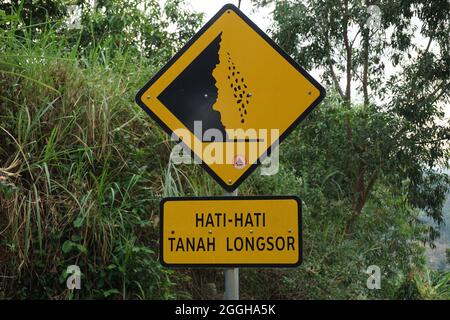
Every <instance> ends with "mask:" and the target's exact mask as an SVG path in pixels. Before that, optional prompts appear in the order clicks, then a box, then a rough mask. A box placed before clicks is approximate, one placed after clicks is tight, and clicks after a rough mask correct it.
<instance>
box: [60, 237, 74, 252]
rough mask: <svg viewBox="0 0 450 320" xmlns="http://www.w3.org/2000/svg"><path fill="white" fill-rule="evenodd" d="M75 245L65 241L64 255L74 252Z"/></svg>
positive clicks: (63, 246)
mask: <svg viewBox="0 0 450 320" xmlns="http://www.w3.org/2000/svg"><path fill="white" fill-rule="evenodd" d="M74 245H75V243H73V242H72V241H70V240H66V241H64V243H63V245H62V251H63V252H64V253H68V252H70V251H71V250H72V248H73V247H74Z"/></svg>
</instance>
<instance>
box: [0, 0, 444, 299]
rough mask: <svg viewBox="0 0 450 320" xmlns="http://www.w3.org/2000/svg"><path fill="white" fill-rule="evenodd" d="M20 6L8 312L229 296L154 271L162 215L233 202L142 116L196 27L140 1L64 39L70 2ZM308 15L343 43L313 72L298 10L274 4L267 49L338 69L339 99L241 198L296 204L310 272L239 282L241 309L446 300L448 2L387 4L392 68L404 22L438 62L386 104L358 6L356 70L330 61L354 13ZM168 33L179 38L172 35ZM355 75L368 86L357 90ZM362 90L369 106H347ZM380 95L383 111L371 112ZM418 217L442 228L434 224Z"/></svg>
mask: <svg viewBox="0 0 450 320" xmlns="http://www.w3.org/2000/svg"><path fill="white" fill-rule="evenodd" d="M266 2H267V1H266ZM23 3H24V2H19V3H18V4H17V5H12V6H11V5H10V4H7V3H6V1H0V10H2V11H0V52H1V56H0V298H8V299H9V298H21V299H24V298H41V299H105V298H115V299H177V298H214V297H215V296H213V295H212V293H211V290H209V289H210V288H211V285H210V284H211V283H214V284H215V285H216V287H217V292H218V293H219V294H220V293H221V292H222V291H223V272H222V271H221V270H217V269H214V270H210V269H201V270H199V269H196V270H193V269H176V270H171V269H166V268H163V267H162V266H161V265H160V263H159V261H158V248H159V229H158V226H159V218H158V210H159V209H158V203H159V200H160V199H161V197H163V196H168V195H171V196H179V195H219V194H221V192H222V190H221V189H220V187H218V186H217V184H216V183H215V182H214V181H213V180H212V179H211V178H210V177H209V176H208V175H207V174H206V173H204V172H203V170H202V169H201V168H199V167H198V166H195V165H179V166H175V165H173V164H171V163H170V162H169V155H170V150H171V147H172V146H173V143H172V142H170V141H169V137H167V136H166V135H165V134H164V133H163V132H162V130H160V129H159V128H158V127H157V125H156V123H154V122H153V121H151V120H150V119H149V118H148V116H147V115H146V114H144V113H143V112H142V111H141V110H140V108H139V107H138V106H136V105H135V103H134V95H135V93H136V91H137V89H138V88H140V87H141V86H142V85H143V84H144V83H145V82H146V81H147V80H148V78H149V76H150V75H152V74H153V73H154V72H155V71H157V70H158V69H159V68H160V67H161V66H162V65H163V64H164V62H166V61H167V59H168V58H169V57H170V55H171V54H173V53H174V52H175V51H176V50H177V49H179V47H180V45H182V44H183V43H185V42H186V41H187V40H188V39H189V38H190V37H191V36H192V35H193V33H194V32H195V31H196V30H197V29H198V27H199V26H200V25H201V16H200V15H198V14H194V13H191V12H189V11H187V10H186V9H184V6H183V3H182V2H181V1H175V0H174V1H168V2H167V3H166V5H165V7H164V8H160V7H159V5H158V3H159V2H158V1H147V2H146V10H144V11H143V10H141V9H140V8H138V4H137V3H138V1H132V0H128V1H99V4H98V7H97V9H95V10H94V9H91V10H87V9H86V10H84V12H83V16H82V28H81V29H67V28H65V26H64V22H63V20H62V19H63V18H64V17H65V15H66V14H67V12H66V6H65V5H64V4H63V3H62V2H59V1H54V2H48V3H47V2H45V3H44V4H42V6H41V7H36V6H35V7H33V6H32V5H27V4H25V5H23ZM27 3H28V2H27ZM258 3H260V4H261V3H263V2H262V1H258ZM305 3H310V5H311V6H313V5H314V6H316V7H317V8H318V9H317V10H318V11H317V12H313V11H311V12H312V13H311V14H314V15H315V17H316V18H317V19H319V18H320V17H327V15H326V14H324V13H327V12H328V13H330V12H331V13H333V14H334V15H333V17H334V18H333V19H334V20H333V21H331V22H330V21H320V20H318V22H317V23H318V25H321V26H326V25H329V26H330V30H329V32H330V33H331V34H330V35H329V37H328V39H330V41H331V40H332V41H333V42H331V43H330V44H329V46H328V47H326V46H324V44H323V43H322V42H321V41H324V39H313V41H312V43H313V44H314V43H316V44H317V45H316V46H312V47H310V48H307V50H306V53H308V54H309V55H311V57H312V58H311V60H308V61H312V62H308V61H304V60H302V57H303V54H304V52H300V51H297V50H298V48H301V46H300V45H299V43H297V42H296V41H297V40H298V41H300V39H308V37H312V36H314V35H316V34H317V36H318V35H319V34H321V32H313V33H314V35H311V32H310V31H311V30H316V29H314V28H315V27H314V25H311V21H312V20H310V19H309V16H308V15H302V14H301V13H302V12H304V11H305V10H306V9H307V7H305V8H303V7H301V5H300V4H299V2H298V3H297V2H295V1H290V2H285V1H283V2H277V5H276V8H275V12H274V20H275V22H276V27H275V28H274V31H273V32H274V33H273V35H274V37H275V39H277V41H278V42H279V43H280V45H282V46H283V48H285V49H286V50H287V51H288V52H289V53H291V54H292V55H293V56H294V57H296V58H297V60H299V61H300V62H302V63H303V64H304V65H305V67H308V68H313V67H315V66H329V65H330V63H329V62H331V60H329V59H335V60H333V61H332V63H331V65H332V66H334V68H331V69H328V70H327V71H326V73H325V83H327V84H328V86H329V95H328V97H327V99H326V100H325V101H324V103H323V104H321V106H320V107H318V108H317V109H316V110H315V111H314V112H313V113H312V114H311V115H309V116H308V118H307V119H306V120H305V121H304V122H302V124H301V125H300V127H299V128H298V129H297V130H295V131H294V132H293V133H292V135H291V136H290V137H289V138H288V139H287V140H286V142H285V143H283V144H282V145H281V147H280V162H281V167H280V172H279V173H278V174H276V175H273V176H260V175H259V172H255V173H254V174H252V176H251V177H250V178H249V179H248V181H246V182H245V183H244V184H243V185H242V187H241V188H240V190H239V192H240V194H243V195H250V194H251V195H256V194H295V195H299V196H300V197H301V198H302V200H303V204H304V212H303V214H304V244H305V247H304V258H305V259H304V263H303V264H302V266H301V267H300V268H298V269H245V270H241V288H242V290H241V296H242V297H243V298H249V299H258V298H259V299H269V298H275V299H280V298H284V299H317V298H324V299H370V298H376V299H449V298H450V296H449V295H450V275H449V273H448V272H447V273H445V272H439V271H433V270H429V269H427V267H426V263H425V259H426V258H425V253H424V252H425V249H424V246H425V245H429V244H430V241H432V240H433V239H435V238H436V235H437V232H438V226H439V223H440V222H441V221H443V214H442V205H443V202H444V199H445V195H446V192H447V191H448V186H449V178H448V176H447V175H445V174H439V173H437V172H436V171H435V170H434V168H435V167H436V166H443V165H444V164H446V163H448V160H449V156H450V154H449V150H448V140H449V136H448V132H449V126H448V123H445V122H444V121H443V113H442V106H443V105H445V104H448V99H449V90H446V88H448V85H449V80H448V79H449V78H450V77H449V74H450V60H449V56H448V54H449V52H450V50H448V49H449V48H448V46H449V43H448V42H447V43H446V42H445V41H444V40H443V37H444V36H445V35H447V36H448V32H447V33H446V34H445V33H442V28H445V26H447V28H448V21H449V20H450V18H449V16H448V15H449V14H450V13H449V12H450V10H446V9H445V8H444V7H441V8H438V7H436V8H435V7H432V6H434V5H436V6H438V5H441V6H445V5H446V4H445V3H447V2H445V1H444V2H440V1H433V2H432V3H424V5H423V6H419V4H420V1H417V3H414V2H413V3H412V4H408V5H411V6H414V5H416V6H418V8H422V9H421V10H422V11H420V10H419V9H417V10H419V11H417V10H416V11H414V10H412V9H411V10H409V11H408V7H407V5H406V4H404V3H403V2H402V4H399V3H397V2H396V1H388V2H387V4H386V5H391V6H393V7H395V8H396V10H393V9H392V8H391V9H390V10H388V11H389V12H392V15H398V16H399V17H401V19H399V20H398V21H400V22H398V24H397V25H395V23H397V22H395V21H394V19H393V18H392V17H387V18H386V20H383V21H385V22H386V23H387V25H386V27H388V26H389V24H391V25H394V26H395V27H396V28H397V29H396V30H399V29H402V28H401V26H402V23H403V24H404V26H403V29H402V30H403V31H402V30H400V31H399V34H398V35H397V38H396V39H397V40H398V41H399V43H398V44H397V45H396V46H395V47H394V48H393V49H395V50H399V51H398V52H397V51H396V52H397V53H396V54H399V52H400V53H402V54H406V51H407V50H415V48H413V47H412V46H409V45H408V43H409V42H408V40H407V39H406V40H405V37H406V35H404V34H402V33H401V32H404V33H405V34H407V35H409V33H408V32H407V31H408V30H406V29H405V28H406V27H405V25H406V26H407V23H408V21H409V20H408V19H410V18H411V16H414V15H415V16H419V17H421V18H422V19H423V21H425V25H426V28H425V30H426V31H425V32H424V33H425V34H427V32H428V31H430V30H432V29H433V30H435V34H433V36H432V38H433V39H434V40H433V41H437V42H438V43H439V44H441V46H439V48H441V49H442V50H441V51H440V52H439V53H432V56H431V53H428V52H425V53H424V52H422V53H421V54H418V55H417V56H416V58H411V59H410V60H408V62H407V63H408V65H404V66H403V67H404V68H405V70H406V71H404V72H403V73H401V74H395V75H394V77H395V78H394V79H390V80H389V81H386V83H385V86H386V88H387V87H390V88H391V87H392V91H386V90H385V89H382V87H383V85H382V84H380V83H379V82H378V81H377V79H386V77H383V76H382V75H383V73H382V71H381V70H378V69H377V66H378V64H379V63H380V62H379V61H378V62H377V61H376V54H377V52H378V54H379V51H377V50H381V51H382V50H385V49H386V48H387V47H388V46H389V44H387V43H384V44H383V46H381V47H380V48H378V47H377V48H376V49H373V50H374V51H371V50H369V49H370V48H371V47H370V46H369V48H368V49H367V50H368V51H367V55H366V54H365V53H364V52H365V51H364V48H367V47H364V45H366V46H367V43H368V42H367V41H365V40H364V39H366V38H364V37H367V35H366V34H365V31H364V28H363V27H362V26H363V21H364V17H366V16H365V13H364V12H365V11H364V10H363V9H364V7H358V6H356V4H355V3H358V4H359V6H361V1H354V3H353V1H351V4H352V5H354V8H356V9H358V10H356V9H355V10H354V12H352V15H353V17H354V18H353V19H356V18H358V19H356V21H359V22H360V26H361V28H362V29H361V30H362V31H363V32H362V34H363V35H364V37H363V39H362V40H361V41H362V42H361V45H362V48H363V49H361V50H360V51H358V50H359V49H358V48H356V47H355V48H353V49H352V50H350V53H352V52H356V53H354V55H353V56H352V55H350V56H346V55H345V54H344V55H343V56H346V57H347V58H348V59H349V60H346V59H344V60H338V59H337V58H336V57H334V58H333V57H330V52H331V51H330V52H322V51H320V50H322V49H323V48H328V49H330V48H331V47H332V48H335V50H336V52H333V54H334V55H336V56H342V54H341V53H348V52H349V51H347V50H346V48H345V45H343V43H344V42H345V41H344V40H343V39H342V38H341V37H343V35H344V33H343V30H342V29H341V26H342V25H346V23H348V22H349V15H348V14H347V15H346V14H344V12H345V10H341V8H334V7H333V6H334V5H333V4H331V3H329V2H321V3H323V5H320V6H319V4H318V3H316V1H306V2H305ZM383 3H384V2H383ZM447 5H448V4H447ZM285 6H292V7H285ZM402 6H405V7H402ZM85 7H86V8H87V5H85ZM102 8H105V9H104V10H102ZM383 8H384V7H383ZM45 9H47V10H45ZM302 10H303V11H302ZM320 10H322V11H320ZM383 10H384V9H383ZM427 10H429V11H427ZM409 13H411V15H409ZM291 14H292V15H291ZM299 16H305V17H307V18H308V19H306V18H305V20H302V19H298V17H299ZM323 19H325V18H323ZM314 21H315V20H314ZM354 21H355V20H354ZM294 22H295V23H294ZM343 22H345V23H343ZM173 24H174V25H175V28H174V29H175V31H173V32H169V31H167V30H168V26H169V25H173ZM427 28H428V29H427ZM170 29H172V28H170ZM289 32H291V34H292V35H295V36H291V37H287V34H289ZM369 36H370V35H369ZM369 43H377V44H379V42H374V40H373V39H372V40H371V41H369ZM392 46H394V45H392ZM321 48H322V49H321ZM339 50H341V51H339ZM395 50H394V51H395ZM445 50H447V51H445ZM364 57H368V58H367V59H365V58H364ZM391 58H392V59H395V57H394V56H393V57H391ZM327 59H328V60H327ZM347 62H348V63H349V64H348V63H347ZM405 63H406V62H405ZM424 64H425V65H424ZM348 65H350V66H353V67H351V68H350V69H349V70H346V66H348ZM332 70H334V71H336V73H337V72H338V70H339V71H342V75H343V76H344V77H345V75H348V73H347V71H349V73H350V80H351V81H350V82H348V81H346V83H347V84H348V83H350V85H349V86H350V87H347V88H346V89H344V90H342V89H340V87H339V86H338V83H339V81H337V82H334V81H333V78H334V77H337V75H336V74H335V75H334V76H333V74H332V73H331V71H332ZM365 70H366V71H365ZM368 70H378V71H377V72H374V73H372V72H368ZM423 70H427V73H426V74H424V73H423V72H422V71H423ZM359 71H361V72H362V74H363V77H361V78H362V79H366V80H367V81H362V80H361V79H360V80H358V79H359V78H358V77H357V75H358V72H359ZM364 74H366V75H367V78H365V77H364ZM346 80H348V79H346ZM358 81H359V82H358ZM355 82H356V83H357V84H356V85H355V87H356V88H357V89H354V90H355V91H358V90H359V91H361V93H362V94H363V96H364V98H365V99H364V101H363V102H362V103H358V102H355V101H354V100H352V95H351V92H352V89H353V88H352V86H353V85H354V83H355ZM392 84H395V86H391V85H392ZM359 87H360V89H358V88H359ZM366 91H367V95H366V94H365V92H366ZM410 91H412V92H414V93H415V94H405V92H406V93H408V92H410ZM430 92H431V93H432V94H433V99H434V101H433V102H429V101H428V100H429V97H428V96H426V95H427V94H429V93H430ZM369 93H370V94H369ZM378 95H380V96H382V98H383V99H382V100H383V101H386V103H384V104H381V103H379V104H377V103H376V102H375V101H378V100H377V99H375V98H374V97H375V96H378ZM427 99H428V100H427ZM433 99H431V100H433ZM431 100H430V101H431ZM424 101H428V102H427V103H426V104H424ZM411 110H413V111H415V112H411ZM436 119H439V120H440V121H435V120H436ZM422 212H425V214H426V215H427V216H428V217H429V219H431V220H432V221H435V222H436V223H437V224H436V228H433V227H429V226H428V225H427V224H424V223H423V222H422V220H421V219H420V218H421V215H422ZM74 264H76V265H78V266H79V267H80V269H81V271H82V278H81V282H82V286H81V290H75V291H73V292H72V291H70V290H67V289H66V284H65V281H66V278H67V274H66V269H67V267H68V266H69V265H74ZM370 265H377V266H379V267H380V269H381V271H382V278H381V279H382V280H381V286H382V288H381V289H380V290H369V289H367V287H366V281H367V278H368V275H367V274H366V273H365V271H366V270H367V268H368V267H369V266H370Z"/></svg>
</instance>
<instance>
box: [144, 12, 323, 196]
mask: <svg viewBox="0 0 450 320" xmlns="http://www.w3.org/2000/svg"><path fill="white" fill-rule="evenodd" d="M324 96H325V90H324V88H323V87H322V86H321V85H320V84H319V83H318V82H317V81H316V80H314V79H313V78H312V77H311V76H310V75H309V74H308V73H307V72H306V71H305V70H304V69H303V68H302V67H300V66H299V65H298V64H297V63H296V62H295V61H294V60H293V59H292V58H290V57H289V56H288V55H287V54H286V53H285V52H284V51H283V50H282V49H281V48H280V47H278V46H277V45H276V44H275V43H274V42H273V41H272V40H271V39H270V38H269V37H268V36H267V35H266V34H265V33H264V32H263V31H261V29H259V28H258V27H257V26H256V25H255V24H254V23H253V22H252V21H250V19H249V18H247V17H246V16H245V15H244V14H243V13H242V12H241V11H240V10H239V9H238V8H236V7H235V6H233V5H231V4H228V5H225V6H224V7H223V8H222V9H221V10H220V11H219V12H218V13H217V14H216V15H215V16H214V17H213V18H212V19H211V20H210V21H209V22H208V23H207V24H206V25H205V26H204V27H203V28H202V29H201V30H200V31H199V32H198V33H197V34H196V35H195V36H194V37H193V38H192V39H191V40H190V41H189V42H188V43H187V44H186V45H185V46H184V48H182V49H181V50H180V51H179V52H178V53H177V54H176V55H175V56H174V57H173V58H172V59H171V60H170V61H169V62H168V63H167V65H165V66H164V67H163V68H162V69H161V70H160V71H159V72H158V73H157V74H156V75H155V76H154V77H153V78H152V79H151V80H150V81H149V82H148V83H147V84H146V85H145V86H144V87H143V88H142V89H141V90H140V91H139V92H138V94H137V95H136V102H137V104H139V106H141V108H142V109H143V110H145V111H146V112H147V113H148V114H149V115H150V116H152V117H153V118H154V119H155V120H156V121H157V122H158V124H159V125H160V126H161V127H162V128H163V129H165V131H166V132H167V133H169V134H170V135H172V137H176V138H177V139H179V140H181V141H182V143H183V145H184V147H185V149H186V150H190V151H189V152H190V153H191V156H193V158H194V159H195V160H196V162H198V163H200V164H202V166H203V167H204V168H205V169H206V171H207V172H208V173H209V174H211V176H212V177H213V178H215V180H216V181H217V182H218V183H219V184H220V185H221V186H222V187H223V188H225V189H226V190H228V191H232V190H235V189H236V188H237V187H238V185H239V184H240V183H241V182H242V181H244V179H245V178H246V177H247V176H248V175H249V174H250V173H251V172H252V171H253V170H254V169H256V167H257V166H258V164H260V163H261V161H262V160H263V159H264V158H265V157H266V156H267V155H269V154H270V150H271V149H272V148H273V147H276V146H277V145H278V143H280V142H281V141H282V140H283V139H284V138H285V137H286V136H287V135H288V133H289V132H291V131H292V130H293V129H294V127H295V126H296V125H297V124H298V123H299V122H300V121H301V120H302V119H303V118H304V117H305V116H306V115H307V114H308V113H309V112H310V111H311V110H312V109H313V108H314V107H315V106H317V104H318V103H319V102H320V101H321V100H322V99H323V98H324ZM236 159H238V162H236V161H235V160H236Z"/></svg>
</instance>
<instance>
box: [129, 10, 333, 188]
mask: <svg viewBox="0 0 450 320" xmlns="http://www.w3.org/2000/svg"><path fill="white" fill-rule="evenodd" d="M227 10H233V11H234V12H235V13H236V14H237V15H238V16H239V17H241V18H242V19H243V20H244V21H245V22H246V23H247V24H248V25H249V26H250V27H251V28H252V29H253V30H254V31H255V32H256V33H258V34H259V35H260V36H261V37H262V38H263V39H264V40H266V42H267V43H268V44H269V45H270V46H271V47H272V48H273V49H275V50H276V51H277V52H278V53H279V54H280V55H281V56H282V57H283V58H284V59H286V60H287V61H288V62H289V63H290V64H291V65H292V66H293V67H294V68H295V69H296V70H297V71H298V72H300V73H301V74H302V75H303V76H304V77H305V78H306V79H308V80H309V81H310V82H311V83H312V84H313V85H314V86H315V87H316V88H317V89H319V92H320V94H319V97H317V99H316V100H315V101H314V102H313V103H312V104H311V105H310V106H309V107H308V108H307V109H306V110H305V111H304V112H303V113H302V114H301V115H300V117H298V118H297V119H296V120H295V121H294V122H293V123H292V124H291V125H290V126H289V127H288V128H287V129H286V131H284V132H283V134H282V135H281V136H280V137H279V139H278V141H276V142H274V144H272V145H271V146H270V147H269V148H268V149H267V151H266V152H265V153H264V154H263V155H262V156H261V157H260V158H259V159H258V160H257V161H256V162H255V163H253V164H252V165H251V166H250V168H248V169H247V171H246V172H245V173H244V174H243V175H241V176H240V177H239V179H237V180H236V181H235V182H234V183H233V184H231V185H229V184H227V183H226V182H225V181H223V180H222V179H221V178H220V177H219V176H218V175H217V174H216V173H215V172H214V171H213V170H212V169H211V168H210V167H209V166H208V165H207V164H205V163H204V162H203V161H202V160H201V159H199V158H198V156H197V155H196V154H195V153H194V151H193V150H191V148H189V146H187V145H186V144H185V143H184V142H182V141H181V143H182V144H183V145H184V146H185V147H186V148H187V150H191V157H192V158H193V159H194V160H195V161H196V162H199V163H200V165H201V166H202V167H203V169H205V170H206V172H208V173H209V174H210V175H211V176H212V177H213V178H214V180H216V182H217V183H218V184H219V185H220V186H221V187H222V188H224V189H225V190H227V191H230V192H231V191H233V190H235V189H236V188H237V187H238V186H239V185H240V184H241V183H242V182H243V181H244V180H245V179H247V177H248V176H249V175H250V174H251V173H252V172H253V171H254V170H255V169H256V168H257V167H258V165H259V164H261V162H262V161H263V160H264V159H265V158H266V156H267V155H269V154H270V153H271V150H272V147H273V146H274V145H276V144H277V143H278V144H280V143H281V142H282V141H283V140H284V139H285V138H286V137H287V136H288V134H290V133H291V132H292V131H293V130H294V129H295V127H296V126H297V125H298V124H299V123H300V122H301V121H302V120H303V119H304V118H305V117H306V116H308V114H309V113H310V112H311V111H312V110H313V109H314V108H315V107H316V106H317V105H318V104H319V103H320V102H321V101H322V100H323V98H325V95H326V91H325V88H323V87H322V86H321V85H320V83H318V82H317V81H316V80H315V79H314V78H313V77H312V76H311V75H310V74H309V73H308V72H307V71H306V70H304V69H303V68H302V67H301V66H300V65H298V64H297V62H295V61H294V60H293V59H292V58H291V57H290V56H289V55H288V54H287V53H286V52H284V51H283V49H281V48H280V47H279V46H278V45H277V44H276V43H275V42H274V41H273V40H272V39H270V38H269V36H267V35H266V34H265V33H264V31H262V30H261V29H260V28H259V27H258V26H257V25H256V24H254V23H253V22H252V21H251V20H250V19H249V18H248V17H247V16H246V15H245V14H244V13H242V11H241V10H239V9H238V8H237V7H236V6H234V5H233V4H230V3H229V4H226V5H224V6H223V7H222V9H220V10H219V11H218V12H217V13H216V14H215V15H214V17H212V18H211V20H209V21H208V22H207V23H206V24H205V25H204V26H203V27H202V28H201V29H200V31H198V32H197V33H196V34H195V35H194V37H192V39H190V40H189V41H188V42H187V43H186V45H185V46H184V47H183V48H182V49H180V50H179V51H178V52H177V53H176V54H175V55H174V56H173V57H172V58H171V59H170V60H169V62H167V64H166V65H165V66H164V67H163V68H161V70H159V71H158V72H157V73H156V74H155V75H154V76H153V77H152V78H151V79H150V81H148V82H147V83H146V84H145V85H144V86H143V87H142V89H140V90H139V91H138V93H137V94H136V97H135V101H136V103H137V104H138V105H139V106H140V107H141V108H142V110H144V111H145V112H146V113H147V114H148V115H149V116H150V117H151V118H153V119H154V120H155V121H156V123H158V124H159V126H160V127H161V128H162V129H163V130H164V131H166V133H168V134H169V135H170V136H172V134H173V131H172V130H171V129H170V128H169V127H168V126H167V125H166V124H165V123H164V122H162V121H161V119H159V118H158V117H157V116H156V114H154V113H153V112H152V111H151V110H150V109H149V108H148V107H147V106H146V105H145V104H144V103H143V102H142V99H141V98H142V95H143V94H144V92H145V91H147V89H148V88H149V87H150V86H151V85H152V84H153V83H155V82H156V81H157V80H158V79H159V78H160V77H161V76H162V75H163V73H164V72H166V71H167V70H168V69H169V68H170V67H171V66H172V65H173V64H174V63H175V62H176V61H177V60H178V59H179V58H180V57H181V55H183V53H184V52H185V51H186V50H187V49H189V47H190V46H191V45H192V44H193V43H194V42H195V41H196V40H197V39H198V38H199V37H200V36H201V35H202V34H203V33H204V32H205V31H206V30H207V29H208V28H209V27H210V26H211V25H212V24H213V23H214V22H215V21H216V20H217V19H218V18H219V17H220V16H221V15H222V14H223V13H225V12H226V11H227Z"/></svg>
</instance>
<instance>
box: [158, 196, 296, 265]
mask: <svg viewBox="0 0 450 320" xmlns="http://www.w3.org/2000/svg"><path fill="white" fill-rule="evenodd" d="M301 260H302V240H301V202H300V199H299V198H297V197H293V196H278V197H262V196H260V197H205V198H165V199H163V200H162V201H161V263H162V264H163V265H165V266H208V267H214V266H215V267H224V266H235V267H238V266H239V267H245V266H247V267H258V266H270V267H277V266H279V267H295V266H298V265H300V263H301Z"/></svg>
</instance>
